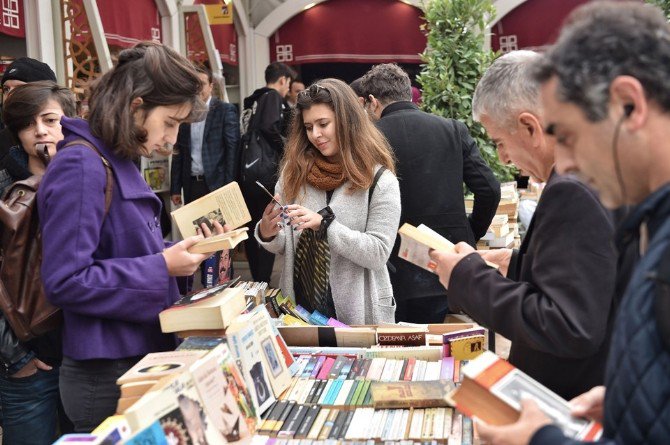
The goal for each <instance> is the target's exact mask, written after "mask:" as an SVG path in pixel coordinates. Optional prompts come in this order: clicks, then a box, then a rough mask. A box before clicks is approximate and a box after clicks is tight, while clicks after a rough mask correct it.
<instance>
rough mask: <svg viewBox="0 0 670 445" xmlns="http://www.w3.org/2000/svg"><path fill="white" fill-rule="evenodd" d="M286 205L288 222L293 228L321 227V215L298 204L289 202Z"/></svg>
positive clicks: (314, 228)
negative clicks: (289, 203)
mask: <svg viewBox="0 0 670 445" xmlns="http://www.w3.org/2000/svg"><path fill="white" fill-rule="evenodd" d="M287 207H288V210H287V211H286V214H287V215H288V217H289V221H288V223H289V224H290V225H291V226H292V227H293V230H304V229H312V230H319V227H321V221H322V220H323V217H322V216H321V215H319V214H318V213H316V212H314V211H312V210H310V209H308V208H307V207H303V206H301V205H298V204H291V205H289V206H287Z"/></svg>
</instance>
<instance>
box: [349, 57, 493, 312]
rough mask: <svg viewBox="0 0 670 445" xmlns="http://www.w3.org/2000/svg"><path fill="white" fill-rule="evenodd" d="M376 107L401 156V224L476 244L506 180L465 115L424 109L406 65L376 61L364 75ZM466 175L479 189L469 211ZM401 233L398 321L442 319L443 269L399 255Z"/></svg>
mask: <svg viewBox="0 0 670 445" xmlns="http://www.w3.org/2000/svg"><path fill="white" fill-rule="evenodd" d="M359 89H360V92H359V93H358V94H359V95H360V94H361V92H362V94H364V97H365V106H366V108H367V110H368V112H369V113H370V114H371V115H373V116H374V117H376V118H377V119H379V122H378V127H379V129H380V130H381V132H382V133H384V136H386V138H387V139H388V141H389V144H391V148H393V151H394V153H395V155H396V158H397V160H398V163H397V174H398V179H399V180H400V199H401V203H402V214H401V216H400V225H401V226H402V225H403V224H404V223H410V224H412V225H415V226H418V225H419V224H425V225H427V226H428V227H430V228H431V229H433V230H435V231H437V232H438V233H439V234H440V235H442V236H444V237H446V238H447V239H449V240H450V241H451V242H453V243H458V242H460V241H464V242H466V243H468V244H470V245H472V246H474V245H475V243H476V242H477V240H478V239H479V238H481V237H482V236H483V235H484V234H485V233H486V230H487V229H488V227H489V225H490V224H491V220H492V219H493V216H494V215H495V213H496V209H497V208H498V202H499V201H500V184H499V183H498V181H497V180H496V179H495V177H494V176H493V172H492V171H491V169H490V168H489V167H488V165H486V163H485V162H484V160H483V159H482V157H481V155H480V154H479V149H478V147H477V144H476V143H475V141H474V140H473V139H472V137H471V136H470V133H469V132H468V129H467V127H466V126H465V125H463V124H462V123H461V122H458V121H456V120H453V119H444V118H442V117H439V116H434V115H432V114H428V113H425V112H423V111H420V110H419V109H418V108H417V106H416V105H414V104H413V103H412V102H411V100H412V85H411V82H410V79H409V76H407V73H405V71H403V70H402V69H401V68H400V67H399V66H398V65H395V64H383V65H377V66H375V67H373V68H372V69H371V70H370V71H369V72H368V73H367V74H366V75H365V76H364V77H363V79H362V81H361V83H360V87H359ZM463 183H465V185H467V187H468V189H470V191H471V192H472V193H474V195H475V202H474V208H473V210H472V214H471V215H470V216H469V217H468V216H467V215H466V213H465V203H464V200H463ZM399 247H400V240H399V238H398V239H396V244H395V247H394V249H393V253H392V254H391V262H392V264H393V266H394V267H395V271H393V270H392V271H391V272H392V273H391V282H392V284H393V295H394V296H395V299H396V301H397V304H398V307H397V309H396V320H397V321H409V322H415V323H441V322H442V321H443V320H444V316H445V315H446V313H447V298H445V291H444V288H443V287H442V286H441V285H440V283H439V281H438V279H437V277H436V276H435V275H434V274H431V273H430V272H427V271H424V270H422V269H419V268H417V267H416V266H414V265H412V264H410V263H408V262H406V261H403V260H400V259H398V257H397V255H398V249H399Z"/></svg>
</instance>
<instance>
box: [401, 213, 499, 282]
mask: <svg viewBox="0 0 670 445" xmlns="http://www.w3.org/2000/svg"><path fill="white" fill-rule="evenodd" d="M398 234H399V235H400V250H399V251H398V256H399V257H400V258H402V259H404V260H407V261H409V262H410V263H412V264H415V265H417V266H419V267H421V268H422V269H425V270H427V271H428V272H434V271H435V269H434V268H431V267H430V264H431V263H433V261H432V260H431V258H430V251H431V250H441V251H447V252H450V253H456V249H455V245H454V243H452V242H451V241H449V240H448V239H446V238H445V237H443V236H442V235H440V234H439V233H437V232H436V231H434V230H433V229H431V228H430V227H428V226H426V225H424V224H419V226H418V227H414V226H413V225H411V224H409V223H405V224H403V225H402V227H401V228H400V229H399V230H398ZM486 264H487V265H489V266H491V267H493V268H494V269H497V268H498V266H497V265H496V264H493V263H490V262H488V261H487V262H486Z"/></svg>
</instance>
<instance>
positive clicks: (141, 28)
mask: <svg viewBox="0 0 670 445" xmlns="http://www.w3.org/2000/svg"><path fill="white" fill-rule="evenodd" d="M3 1H4V0H3ZM97 4H98V10H99V11H100V19H101V20H102V27H103V28H104V30H105V38H106V39H107V43H108V44H109V45H117V46H120V47H123V48H129V47H131V46H133V45H135V44H136V43H138V42H141V41H143V40H152V41H154V42H160V41H161V19H160V14H159V13H158V8H157V7H156V1H155V0H115V1H109V0H97Z"/></svg>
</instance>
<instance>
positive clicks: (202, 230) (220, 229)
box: [196, 219, 231, 238]
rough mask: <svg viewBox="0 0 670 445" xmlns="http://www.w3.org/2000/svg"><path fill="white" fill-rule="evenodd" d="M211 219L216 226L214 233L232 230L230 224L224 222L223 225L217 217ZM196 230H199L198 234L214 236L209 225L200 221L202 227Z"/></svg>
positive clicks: (207, 236)
mask: <svg viewBox="0 0 670 445" xmlns="http://www.w3.org/2000/svg"><path fill="white" fill-rule="evenodd" d="M209 221H210V222H211V223H212V225H213V226H214V232H215V233H214V235H221V234H223V233H226V232H230V230H231V229H230V226H229V225H228V224H224V225H223V226H222V225H221V223H220V222H218V221H217V220H215V219H210V220H209ZM196 231H197V232H198V235H201V234H202V235H204V236H205V238H209V237H210V236H212V231H211V230H209V226H208V225H207V224H205V223H200V227H199V228H198V229H197V230H196Z"/></svg>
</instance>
